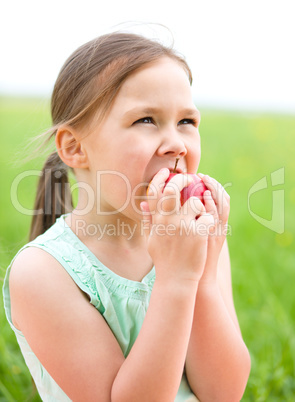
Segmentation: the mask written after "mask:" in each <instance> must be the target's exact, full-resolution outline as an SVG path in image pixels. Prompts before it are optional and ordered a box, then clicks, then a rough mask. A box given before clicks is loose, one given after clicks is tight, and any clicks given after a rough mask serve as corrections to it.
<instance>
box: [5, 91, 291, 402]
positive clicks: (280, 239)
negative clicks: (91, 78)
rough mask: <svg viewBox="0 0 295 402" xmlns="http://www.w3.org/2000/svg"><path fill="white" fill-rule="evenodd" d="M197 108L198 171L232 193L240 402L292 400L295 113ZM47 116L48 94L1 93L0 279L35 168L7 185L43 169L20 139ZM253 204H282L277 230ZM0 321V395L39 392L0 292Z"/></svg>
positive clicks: (24, 223) (22, 230) (16, 242)
mask: <svg viewBox="0 0 295 402" xmlns="http://www.w3.org/2000/svg"><path fill="white" fill-rule="evenodd" d="M201 114H202V122H201V126H200V133H201V138H202V160H201V166H200V169H199V171H200V172H202V173H207V174H209V175H211V176H213V177H215V178H216V179H217V180H218V181H220V182H221V183H222V184H223V185H225V186H226V188H227V191H228V193H229V194H230V195H231V218H230V222H229V223H230V235H229V237H228V242H229V247H230V254H231V262H232V276H233V292H234V299H235V305H236V310H237V313H238V317H239V321H240V325H241V330H242V333H243V336H244V339H245V342H246V344H247V346H248V348H249V350H250V353H251V358H252V370H251V375H250V379H249V382H248V386H247V389H246V392H245V395H244V398H243V401H258V402H259V401H261V402H262V401H263V402H264V401H268V402H272V401H273V402H274V401H294V400H295V297H294V287H295V269H294V268H295V247H294V236H295V218H294V210H295V179H294V173H295V160H294V149H295V115H294V116H285V115H274V114H255V113H246V112H244V113H241V112H240V113H238V112H223V111H209V110H202V108H201ZM49 125H50V118H49V104H48V101H47V100H46V99H43V100H40V99H39V100H38V99H8V98H0V134H1V146H2V152H1V159H0V169H1V176H0V180H1V198H0V202H1V208H0V218H1V219H0V222H1V231H0V284H1V286H2V282H3V277H4V274H5V269H6V267H7V265H8V264H9V262H10V260H11V259H12V257H13V255H14V254H15V253H16V251H17V250H18V249H19V248H20V247H21V246H22V245H23V244H24V243H26V242H27V239H28V237H27V236H28V229H29V225H30V219H31V217H30V216H27V215H25V214H23V213H21V212H18V210H17V208H18V209H19V207H20V206H22V207H23V208H27V209H31V208H32V206H33V200H34V191H35V185H36V181H37V176H36V173H35V176H31V177H25V178H23V180H22V181H21V182H20V184H19V186H18V192H17V197H16V193H15V194H14V195H12V196H11V193H10V192H11V188H12V189H13V188H14V187H13V186H12V184H13V183H14V184H15V183H16V181H15V180H16V179H17V177H19V176H18V175H19V174H20V173H22V172H24V171H27V170H29V169H32V170H37V169H40V167H41V164H42V160H43V157H42V156H39V157H38V158H35V159H34V160H31V161H29V162H25V163H24V162H23V160H24V158H25V157H27V155H28V151H26V150H25V148H26V144H27V141H28V138H31V137H33V136H35V135H38V134H39V133H40V132H42V131H44V130H45V129H46V128H48V127H49ZM31 152H32V151H29V153H31ZM281 168H284V183H283V184H277V185H275V186H273V187H272V184H271V180H270V179H271V173H272V172H275V171H277V170H279V169H281ZM264 177H266V178H267V183H268V187H267V188H265V189H261V190H260V191H257V192H255V193H253V194H252V196H251V198H250V204H249V208H250V210H249V208H248V194H249V191H250V190H251V188H252V187H253V186H254V185H255V183H257V182H258V181H259V180H261V179H263V178H264ZM275 190H277V191H281V193H280V194H282V192H283V193H284V203H283V204H280V203H276V202H274V203H273V194H274V191H275ZM277 194H278V193H277ZM16 198H17V200H18V202H19V205H18V207H17V205H16ZM274 199H275V198H274ZM272 204H274V206H273V205H272ZM251 211H252V213H254V214H256V215H258V216H260V217H262V218H263V219H266V220H271V218H272V216H274V217H276V216H280V213H281V212H282V211H283V212H284V217H285V222H284V223H285V227H284V231H283V233H276V232H275V231H274V230H271V229H268V228H267V227H265V226H264V225H262V224H261V223H259V222H258V221H257V220H256V219H255V218H254V217H253V216H252V215H251V213H250V212H251ZM278 214H279V215H278ZM279 226H280V225H279ZM279 226H278V225H277V227H276V228H279ZM276 228H275V229H276ZM0 326H1V333H0V356H1V359H0V402H2V401H9V402H15V401H39V400H40V399H39V397H38V395H36V393H35V391H34V387H33V385H32V382H31V377H30V375H29V372H28V370H27V369H26V365H25V363H24V361H23V358H22V356H21V354H20V351H19V349H18V345H17V343H16V340H15V337H14V334H13V332H12V331H11V329H10V327H9V325H8V323H7V321H6V318H5V315H4V311H3V302H2V298H1V300H0Z"/></svg>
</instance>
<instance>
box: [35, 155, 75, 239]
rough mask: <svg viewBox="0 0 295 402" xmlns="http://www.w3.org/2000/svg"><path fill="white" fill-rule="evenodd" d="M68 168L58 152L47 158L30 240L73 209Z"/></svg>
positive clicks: (36, 201)
mask: <svg viewBox="0 0 295 402" xmlns="http://www.w3.org/2000/svg"><path fill="white" fill-rule="evenodd" d="M68 169H69V168H68V166H66V165H65V164H64V163H63V162H62V160H61V159H60V157H59V156H58V153H57V152H53V153H52V154H50V155H49V157H48V158H47V160H46V162H45V164H44V166H43V169H42V173H41V176H40V179H39V183H38V188H37V196H36V200H35V205H34V216H33V219H32V223H31V230H30V237H29V240H30V241H31V240H33V239H35V238H36V237H37V236H39V235H40V234H42V233H44V232H45V231H46V230H47V229H48V228H50V226H52V225H53V224H54V222H55V221H56V219H57V218H59V217H60V216H61V215H62V214H65V213H67V212H70V211H71V210H72V209H73V203H72V195H71V191H70V183H69V179H68Z"/></svg>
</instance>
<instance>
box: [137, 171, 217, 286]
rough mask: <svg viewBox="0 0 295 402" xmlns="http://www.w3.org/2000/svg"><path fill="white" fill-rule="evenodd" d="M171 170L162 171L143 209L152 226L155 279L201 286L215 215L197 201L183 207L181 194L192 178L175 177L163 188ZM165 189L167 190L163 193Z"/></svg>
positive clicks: (188, 202) (190, 199) (154, 179)
mask: <svg viewBox="0 0 295 402" xmlns="http://www.w3.org/2000/svg"><path fill="white" fill-rule="evenodd" d="M169 174H170V172H169V170H168V169H162V170H160V171H159V172H158V173H157V174H156V175H155V177H154V178H153V180H152V182H151V183H150V186H149V190H148V197H147V201H144V202H142V203H141V209H142V211H143V213H144V215H145V216H146V217H147V218H148V220H149V223H150V228H149V236H148V251H149V253H150V255H151V257H152V259H153V261H154V264H155V267H156V278H157V279H160V280H161V279H163V280H165V281H169V280H171V279H172V280H177V281H181V280H190V281H193V282H194V283H195V282H198V281H199V280H200V278H201V276H202V274H203V271H204V266H205V261H206V257H207V240H208V231H209V229H208V228H209V227H212V226H213V225H214V222H213V216H212V214H209V213H206V210H205V207H204V205H203V204H202V202H201V201H200V200H199V198H197V197H191V198H189V199H188V200H187V202H186V203H185V204H184V205H183V206H181V203H180V192H181V190H182V189H183V188H184V187H185V186H187V185H188V184H190V182H191V180H192V179H191V178H190V176H189V175H182V174H178V175H176V176H174V177H173V178H172V179H171V180H170V181H169V183H168V184H167V186H166V187H165V188H164V185H165V181H166V180H167V179H168V177H169ZM163 188H164V190H163Z"/></svg>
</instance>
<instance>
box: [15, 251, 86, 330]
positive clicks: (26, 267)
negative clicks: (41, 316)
mask: <svg viewBox="0 0 295 402" xmlns="http://www.w3.org/2000/svg"><path fill="white" fill-rule="evenodd" d="M9 290H10V298H11V314H12V320H13V324H14V325H15V326H16V328H19V322H18V314H19V313H18V312H19V310H21V311H22V308H21V306H23V305H26V306H31V307H32V308H34V304H37V303H39V304H40V303H41V304H43V305H44V306H45V304H46V303H45V302H46V300H47V301H48V302H49V303H50V304H51V305H52V307H54V304H55V303H56V304H59V303H60V302H61V301H62V299H63V298H64V297H68V295H71V296H80V295H81V294H82V292H81V291H80V289H79V288H78V287H77V286H76V284H75V283H74V281H73V280H72V279H71V277H70V276H69V275H68V273H67V272H66V271H65V269H64V268H63V267H62V266H61V264H60V263H59V262H58V261H57V260H56V259H55V258H54V257H53V256H52V255H51V254H49V253H47V252H46V251H45V250H43V249H41V248H38V247H27V248H25V249H23V250H22V251H21V252H20V253H19V254H18V255H17V257H16V258H15V260H14V261H13V263H12V266H11V272H10V275H9ZM57 295H58V297H57ZM83 295H84V294H83ZM84 297H85V296H84ZM19 329H20V328H19Z"/></svg>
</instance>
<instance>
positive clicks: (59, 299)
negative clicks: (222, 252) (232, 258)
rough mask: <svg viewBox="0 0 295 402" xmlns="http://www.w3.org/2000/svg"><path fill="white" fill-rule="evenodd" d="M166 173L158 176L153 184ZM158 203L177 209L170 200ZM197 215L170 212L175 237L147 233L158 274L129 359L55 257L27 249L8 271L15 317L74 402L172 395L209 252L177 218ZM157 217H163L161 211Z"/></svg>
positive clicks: (166, 398)
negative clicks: (181, 233)
mask: <svg viewBox="0 0 295 402" xmlns="http://www.w3.org/2000/svg"><path fill="white" fill-rule="evenodd" d="M168 174H169V171H167V174H166V176H168ZM166 176H165V175H164V176H163V174H162V175H160V176H157V178H156V179H155V181H157V180H158V183H157V185H158V186H160V184H163V183H164V181H165V180H166V178H167V177H166ZM179 179H180V178H178V179H176V180H179ZM183 185H184V183H183ZM161 193H162V192H161ZM164 195H165V194H164ZM164 195H163V196H164ZM177 198H178V200H179V194H178V195H177ZM157 201H158V200H155V203H157ZM163 205H164V206H165V208H167V209H171V210H173V209H174V204H173V200H171V201H169V200H168V201H167V202H164V203H163ZM200 215H201V216H200V217H199V219H198V220H196V222H195V219H194V217H195V213H194V211H193V209H191V208H190V206H189V211H188V214H185V215H183V216H182V215H181V214H180V215H179V214H176V213H175V214H172V215H171V216H169V217H167V222H169V223H171V219H172V220H173V219H174V224H175V228H176V229H177V230H176V235H175V236H161V235H160V236H157V234H156V233H155V235H154V236H153V235H152V236H150V238H149V250H150V252H151V254H152V255H153V256H154V260H155V266H156V275H157V277H156V281H155V284H154V288H153V291H152V296H151V300H150V305H149V308H148V312H147V314H146V318H145V320H144V323H143V326H142V329H141V331H140V334H139V336H138V338H137V340H136V342H135V344H134V346H133V348H132V350H131V352H130V353H129V355H128V357H127V358H126V359H124V356H123V354H122V352H121V349H120V347H119V345H118V343H117V341H116V339H115V337H114V335H113V334H112V332H111V330H110V329H109V327H108V325H107V324H106V322H105V321H104V319H103V317H102V316H101V315H100V314H99V313H98V312H97V310H96V309H95V308H94V307H93V306H92V305H90V304H89V301H88V300H87V298H86V297H85V295H84V294H83V293H82V292H81V291H80V290H79V288H78V287H77V286H76V285H75V283H74V282H73V280H72V279H71V278H70V277H69V275H68V274H67V273H66V272H65V270H64V269H63V268H62V267H61V266H60V264H59V263H58V262H57V261H56V260H55V259H54V258H53V257H52V256H50V255H49V254H47V253H46V252H44V251H43V250H40V249H34V248H28V249H26V250H24V251H23V252H22V253H21V254H20V255H19V256H18V258H17V259H16V260H15V262H14V264H13V267H12V271H11V275H10V291H11V301H12V315H13V320H14V323H15V325H16V327H18V328H19V329H20V330H21V331H22V332H23V334H24V336H25V337H26V339H27V341H28V343H29V345H30V346H31V348H32V350H33V351H34V353H35V354H36V356H37V357H38V358H39V360H40V362H41V364H42V365H43V366H44V367H45V368H46V370H47V371H48V372H49V374H50V375H51V376H52V377H53V378H54V380H55V381H56V382H57V384H59V386H60V387H61V388H62V389H63V390H64V391H65V393H66V394H67V395H68V396H69V397H70V398H71V399H72V400H73V401H83V402H87V401H91V402H93V401H100V402H110V401H115V402H116V401H120V402H124V401H128V402H132V401H136V402H137V401H142V402H144V401H148V402H150V401H159V402H165V401H167V402H168V401H169V402H170V401H172V400H174V398H175V395H176V393H177V390H178V387H179V384H180V381H181V376H182V372H183V368H184V363H185V357H186V353H187V347H188V343H189V338H190V334H191V326H192V320H193V312H194V305H195V297H196V292H197V286H198V281H199V279H200V277H201V275H202V272H203V270H204V265H205V261H206V252H207V238H206V237H204V236H196V235H195V233H192V234H191V235H190V236H188V237H185V238H184V237H180V236H179V233H178V231H179V226H178V225H179V222H180V220H181V219H182V218H183V219H187V220H188V221H191V220H192V219H193V222H195V224H196V226H197V225H198V224H199V223H200V224H201V225H204V224H206V222H207V220H208V219H209V218H208V216H203V215H202V214H200ZM155 219H156V220H157V219H158V221H157V223H159V222H162V223H163V221H162V217H161V216H160V215H159V214H158V215H156V217H155ZM165 219H166V218H165ZM165 219H164V222H165ZM167 222H166V223H167ZM198 222H199V223H198ZM207 223H208V222H207ZM196 241H197V243H198V247H197V248H195V245H196ZM171 242H172V244H171ZM31 278H34V280H31ZM40 284H42V287H41V286H40Z"/></svg>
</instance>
